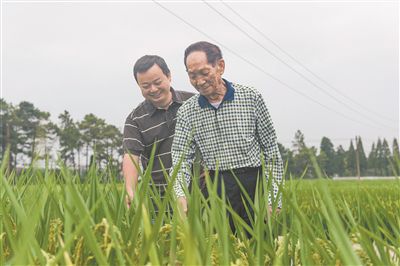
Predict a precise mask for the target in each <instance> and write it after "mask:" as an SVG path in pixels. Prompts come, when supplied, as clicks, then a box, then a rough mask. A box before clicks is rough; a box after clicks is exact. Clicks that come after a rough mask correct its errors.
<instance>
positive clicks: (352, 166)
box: [345, 140, 357, 176]
mask: <svg viewBox="0 0 400 266" xmlns="http://www.w3.org/2000/svg"><path fill="white" fill-rule="evenodd" d="M356 169H357V163H356V151H355V149H354V146H353V140H351V141H350V147H349V150H348V151H347V153H346V172H345V175H347V176H355V175H356V172H357V170H356Z"/></svg>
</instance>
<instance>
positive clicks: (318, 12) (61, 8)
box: [1, 0, 399, 150]
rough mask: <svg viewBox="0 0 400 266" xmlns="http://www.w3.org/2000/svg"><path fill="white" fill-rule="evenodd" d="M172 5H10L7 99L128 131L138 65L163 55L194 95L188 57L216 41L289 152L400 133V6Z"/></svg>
mask: <svg viewBox="0 0 400 266" xmlns="http://www.w3.org/2000/svg"><path fill="white" fill-rule="evenodd" d="M161 3H162V6H163V7H164V8H162V7H161V6H159V5H157V4H156V3H154V2H151V1H148V2H145V1H141V2H139V1H132V2H129V1H120V2H116V3H112V2H104V1H103V2H99V1H97V2H96V1H93V2H90V1H85V2H83V1H81V2H80V1H58V2H57V1H55V2H53V3H50V2H47V3H46V2H45V1H40V2H39V1H22V2H16V1H12V0H9V1H3V3H2V18H1V19H2V59H1V60H2V70H1V71H2V81H1V85H2V92H1V93H2V97H3V98H5V100H6V101H7V102H12V103H13V104H18V103H19V102H20V101H29V102H32V103H33V104H34V105H35V106H37V107H38V108H39V109H41V110H43V111H48V112H50V113H51V115H52V120H53V121H56V120H57V116H58V115H59V114H60V113H61V112H63V110H68V111H69V112H70V113H71V114H72V116H73V117H74V118H75V119H78V120H80V119H82V118H83V116H84V115H85V114H88V113H94V114H95V115H97V116H98V117H101V118H104V119H105V120H106V121H107V122H108V123H110V124H114V125H116V126H117V127H119V128H121V129H122V127H123V124H124V120H125V118H126V116H127V115H128V113H129V112H130V111H132V109H134V108H135V107H136V106H137V105H138V104H139V103H140V102H141V101H143V98H142V95H141V93H140V90H139V88H138V86H137V84H136V83H135V80H134V78H133V75H132V67H133V64H134V62H135V61H136V59H138V58H139V57H141V56H142V55H145V54H158V55H160V56H162V57H164V59H165V60H166V61H167V64H168V65H169V67H170V69H171V71H172V85H173V87H174V88H175V89H179V90H188V91H193V92H194V89H193V88H192V87H191V85H190V83H189V81H188V78H187V75H186V72H185V68H184V65H183V52H184V49H185V48H186V47H187V46H188V45H189V44H191V43H193V42H195V41H199V40H208V41H211V42H217V44H218V45H220V47H221V49H222V52H223V55H224V58H225V61H226V71H225V75H224V77H225V78H226V79H228V80H230V81H233V82H236V83H241V84H245V85H251V86H254V87H255V88H257V89H258V90H259V91H261V93H262V94H263V96H264V99H265V101H266V103H267V106H268V108H269V110H270V113H271V115H272V119H273V121H274V124H275V127H276V130H277V135H278V141H279V142H281V143H283V144H284V145H285V146H287V147H290V146H291V141H292V140H293V137H294V134H295V132H296V130H297V129H300V130H301V131H302V132H303V133H304V135H305V138H306V142H307V143H308V144H309V145H314V146H319V142H320V140H321V138H322V136H327V137H329V138H330V139H331V140H332V141H333V143H334V144H335V146H337V145H339V144H342V145H344V146H345V148H346V149H347V148H348V145H349V142H350V139H351V138H354V137H355V136H356V135H360V136H361V137H362V138H363V142H364V145H365V146H366V147H365V148H366V149H367V150H369V146H370V145H371V143H372V141H375V140H376V139H377V138H378V137H380V138H387V139H388V140H389V142H390V145H391V143H392V140H393V138H394V137H398V136H399V4H398V1H392V2H383V1H376V2H371V1H370V2H365V1H349V2H346V1H338V2H335V1H330V2H318V1H317V2H310V1H308V2H305V1H285V2H282V1H275V2H270V1H264V2H255V1H253V2H246V3H244V2H237V1H229V2H228V6H227V5H224V4H222V3H221V2H218V1H213V2H209V4H210V5H211V6H212V7H213V8H215V9H216V10H218V12H220V14H218V13H217V12H216V11H214V10H213V9H212V8H211V7H210V6H208V5H206V4H205V3H203V2H201V1H191V2H188V1H174V2H168V3H166V2H161ZM230 8H231V9H230ZM168 10H169V11H168ZM234 11H235V12H237V13H238V14H240V16H241V17H239V16H238V15H237V14H235V12H234ZM173 14H175V16H174V15H173ZM224 16H225V17H226V18H227V19H229V20H230V22H229V21H228V20H227V19H225V18H224ZM242 18H243V19H245V20H247V21H248V22H250V23H251V25H252V26H253V27H254V28H253V27H252V26H250V25H249V24H247V23H245V22H244V21H243V20H242ZM183 21H186V22H187V23H188V24H186V23H185V22H183ZM232 23H233V24H235V25H236V26H234V25H233V24H232ZM189 24H190V25H189ZM195 28H197V30H196V29H195ZM256 29H257V30H256ZM198 30H200V31H202V32H203V33H201V32H199V31H198ZM204 33H205V34H207V35H204ZM260 33H261V34H262V35H261V34H260ZM267 38H269V39H270V40H272V41H273V43H275V44H277V45H278V46H275V45H274V44H273V43H271V42H270V41H268V39H267ZM283 51H284V52H283ZM287 54H289V55H290V56H291V57H292V58H295V59H296V61H298V62H300V63H301V64H302V65H304V66H306V67H307V68H308V69H310V70H311V71H312V72H313V73H314V74H316V75H317V76H318V78H320V79H321V80H319V79H317V78H316V77H315V76H313V75H311V74H310V72H307V71H306V70H305V69H304V68H303V67H302V66H300V65H298V64H297V63H296V62H295V61H294V60H293V59H292V58H290V57H288V55H287ZM277 58H278V59H277ZM288 65H289V66H290V67H289V66H288ZM291 68H292V69H291ZM294 70H295V71H297V72H299V73H300V74H302V75H303V76H304V77H301V76H300V75H299V74H298V73H296V72H295V71H294ZM306 79H308V81H307V80H306ZM322 80H323V81H324V82H326V83H324V82H323V81H322ZM349 99H350V100H351V101H350V100H349Z"/></svg>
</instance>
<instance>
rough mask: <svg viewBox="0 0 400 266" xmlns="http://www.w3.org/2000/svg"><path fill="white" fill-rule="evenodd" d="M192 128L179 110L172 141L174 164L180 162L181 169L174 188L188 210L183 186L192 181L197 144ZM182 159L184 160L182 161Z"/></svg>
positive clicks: (181, 202) (181, 204)
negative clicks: (191, 174)
mask: <svg viewBox="0 0 400 266" xmlns="http://www.w3.org/2000/svg"><path fill="white" fill-rule="evenodd" d="M192 133H193V132H192V128H191V127H190V124H189V123H188V122H187V121H186V120H185V118H183V117H182V114H181V113H180V112H179V111H178V115H177V122H176V126H175V135H174V140H173V142H172V149H171V155H172V165H173V166H174V167H176V166H177V165H178V164H179V163H180V162H181V165H180V169H179V170H178V173H177V177H176V180H175V184H174V190H175V194H176V197H177V198H178V202H179V204H180V206H181V207H182V210H183V211H184V212H185V213H186V212H187V201H186V196H185V193H184V190H183V187H184V186H185V187H188V186H189V182H190V178H191V177H190V173H191V168H192V165H193V160H194V155H195V144H194V141H193V134H192ZM181 160H182V161H181ZM174 167H173V168H172V169H171V171H170V174H172V173H173V170H174Z"/></svg>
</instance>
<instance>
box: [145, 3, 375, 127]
mask: <svg viewBox="0 0 400 266" xmlns="http://www.w3.org/2000/svg"><path fill="white" fill-rule="evenodd" d="M152 1H153V2H154V3H155V4H157V5H158V6H160V7H161V8H162V9H164V10H165V11H167V12H168V13H170V14H171V15H173V16H174V17H176V18H177V19H179V20H180V21H182V22H183V23H185V24H186V25H188V26H189V27H191V28H193V29H194V30H196V31H198V32H199V33H201V34H202V35H204V36H206V37H207V38H208V39H210V40H212V41H213V42H215V43H217V44H219V45H220V46H221V47H223V48H224V49H225V50H226V51H229V52H230V53H232V54H233V55H235V56H237V57H238V58H240V59H241V60H243V61H244V62H246V63H248V64H249V65H251V66H252V67H254V68H255V69H257V70H259V71H260V72H262V73H263V74H265V75H266V76H268V77H270V78H271V79H273V80H275V81H276V82H278V83H280V84H281V85H283V86H284V87H287V88H288V89H290V90H292V91H294V92H296V93H297V94H299V95H301V96H303V97H305V98H307V99H308V100H310V101H312V102H314V103H316V104H318V105H319V106H321V107H323V108H325V109H327V110H329V111H331V112H333V113H336V114H338V115H340V116H342V117H344V118H346V119H348V120H351V121H353V122H356V123H358V124H362V125H364V126H365V125H367V126H369V127H374V128H377V129H381V127H377V126H376V125H375V124H369V123H364V122H361V121H358V120H355V119H353V118H352V117H349V116H347V115H345V114H343V113H341V112H338V111H337V110H335V109H333V108H330V107H329V106H326V105H324V104H322V103H320V102H319V101H318V100H315V99H313V98H312V97H310V96H308V95H307V94H305V93H303V92H301V91H299V90H297V89H295V88H294V87H292V86H290V85H289V84H287V83H285V82H284V81H282V80H280V79H278V78H276V77H274V76H273V75H271V74H270V73H268V72H267V71H265V70H264V69H262V68H261V67H259V66H258V65H256V64H255V63H253V62H251V61H250V60H248V59H247V58H245V57H243V56H241V55H240V54H239V53H236V52H235V51H233V50H232V49H230V48H229V47H227V46H225V45H223V44H222V43H220V42H219V41H217V40H216V39H214V38H213V37H211V36H210V35H208V34H207V33H205V32H203V31H202V30H200V29H199V28H197V27H196V26H194V25H193V24H191V23H190V22H188V21H186V20H185V19H183V18H182V17H181V16H179V15H177V14H176V13H174V12H173V11H171V10H170V9H168V8H167V7H165V6H164V5H162V4H160V3H159V2H157V1H155V0H152Z"/></svg>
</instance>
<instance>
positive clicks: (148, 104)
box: [144, 87, 183, 116]
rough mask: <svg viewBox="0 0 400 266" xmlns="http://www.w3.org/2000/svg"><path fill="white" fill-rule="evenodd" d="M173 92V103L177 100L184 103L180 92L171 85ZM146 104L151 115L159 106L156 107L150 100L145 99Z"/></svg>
mask: <svg viewBox="0 0 400 266" xmlns="http://www.w3.org/2000/svg"><path fill="white" fill-rule="evenodd" d="M170 91H171V94H172V103H174V102H176V103H179V104H182V103H183V99H182V97H181V95H180V94H177V93H176V92H175V90H174V89H173V88H172V87H171V88H170ZM144 106H145V108H146V111H147V113H149V115H150V116H152V115H153V114H154V113H155V112H156V111H157V110H158V108H157V107H155V106H154V105H153V104H152V103H151V102H150V101H149V100H145V101H144Z"/></svg>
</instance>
